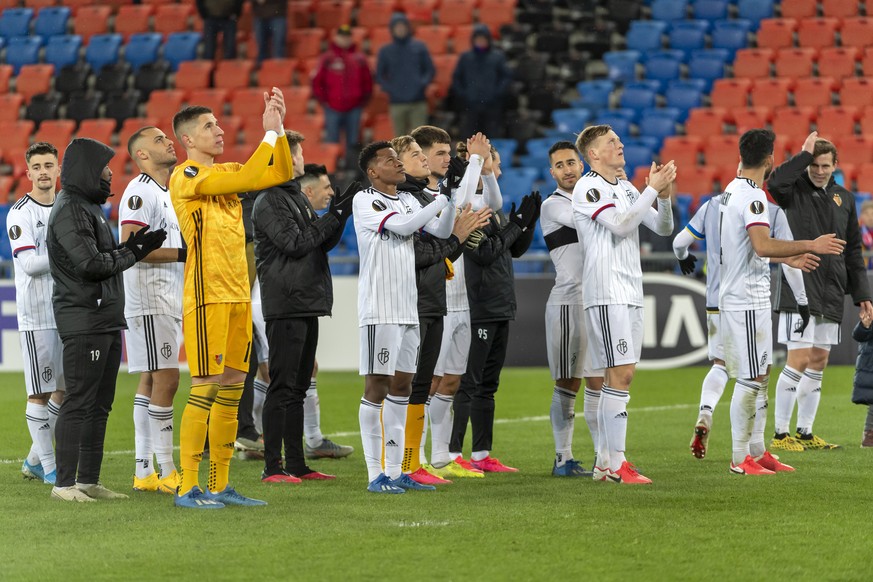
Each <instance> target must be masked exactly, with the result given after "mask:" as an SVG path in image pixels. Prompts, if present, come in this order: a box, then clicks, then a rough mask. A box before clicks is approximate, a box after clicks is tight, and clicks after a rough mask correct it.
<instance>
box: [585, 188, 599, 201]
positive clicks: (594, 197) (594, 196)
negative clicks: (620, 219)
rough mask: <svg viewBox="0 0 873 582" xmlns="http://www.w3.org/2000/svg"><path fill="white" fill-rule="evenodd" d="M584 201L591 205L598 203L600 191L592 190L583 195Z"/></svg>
mask: <svg viewBox="0 0 873 582" xmlns="http://www.w3.org/2000/svg"><path fill="white" fill-rule="evenodd" d="M585 199H586V200H588V202H591V203H594V202H600V190H598V189H597V188H592V189H591V190H589V191H588V192H586V193H585Z"/></svg>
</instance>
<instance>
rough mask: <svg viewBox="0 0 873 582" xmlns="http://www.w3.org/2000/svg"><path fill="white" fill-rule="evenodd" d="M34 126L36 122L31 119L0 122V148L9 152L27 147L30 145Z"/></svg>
mask: <svg viewBox="0 0 873 582" xmlns="http://www.w3.org/2000/svg"><path fill="white" fill-rule="evenodd" d="M33 128H34V123H33V122H32V121H30V120H29V119H19V120H18V121H4V122H2V123H0V150H2V151H3V152H4V153H9V152H10V151H13V150H24V149H26V148H27V146H28V145H30V136H31V134H33ZM7 159H8V158H7Z"/></svg>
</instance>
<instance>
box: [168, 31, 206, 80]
mask: <svg viewBox="0 0 873 582" xmlns="http://www.w3.org/2000/svg"><path fill="white" fill-rule="evenodd" d="M198 44H200V33H199V32H174V33H173V34H171V35H169V36H168V37H167V42H166V43H164V60H165V61H167V62H168V63H170V69H172V70H173V71H174V72H175V71H176V70H178V69H179V63H181V62H182V61H193V60H195V59H197V45H198Z"/></svg>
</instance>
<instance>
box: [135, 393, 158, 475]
mask: <svg viewBox="0 0 873 582" xmlns="http://www.w3.org/2000/svg"><path fill="white" fill-rule="evenodd" d="M150 402H151V398H149V397H148V396H143V395H142V394H137V395H136V396H134V398H133V442H134V449H135V450H136V451H135V454H136V477H137V479H145V478H146V477H148V476H149V475H151V474H152V473H154V472H155V468H154V467H153V466H152V451H153V449H152V433H151V428H150V427H149V403H150Z"/></svg>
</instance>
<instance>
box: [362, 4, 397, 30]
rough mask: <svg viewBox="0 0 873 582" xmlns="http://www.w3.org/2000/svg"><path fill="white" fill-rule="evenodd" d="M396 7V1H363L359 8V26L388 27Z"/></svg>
mask: <svg viewBox="0 0 873 582" xmlns="http://www.w3.org/2000/svg"><path fill="white" fill-rule="evenodd" d="M396 7H397V2H396V0H361V4H360V6H359V7H358V18H357V21H358V22H357V23H358V26H363V27H365V28H376V27H384V26H388V23H389V22H390V20H391V15H392V14H393V13H394V10H395V8H396Z"/></svg>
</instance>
